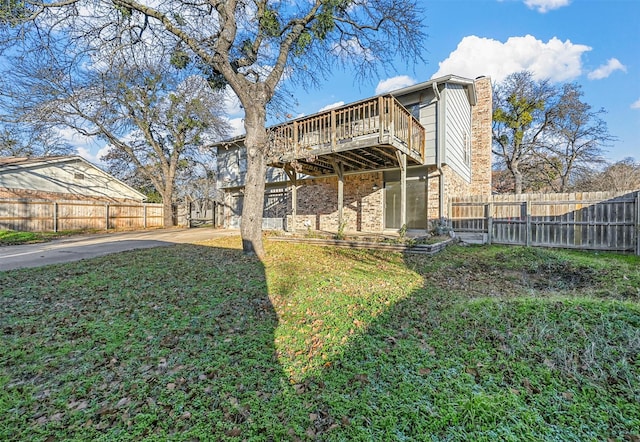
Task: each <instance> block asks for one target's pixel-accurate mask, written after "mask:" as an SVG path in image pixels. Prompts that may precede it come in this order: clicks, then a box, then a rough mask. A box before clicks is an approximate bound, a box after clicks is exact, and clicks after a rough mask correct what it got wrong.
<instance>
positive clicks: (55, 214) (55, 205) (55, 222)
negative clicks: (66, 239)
mask: <svg viewBox="0 0 640 442" xmlns="http://www.w3.org/2000/svg"><path fill="white" fill-rule="evenodd" d="M53 231H54V232H57V231H58V202H57V201H54V202H53Z"/></svg>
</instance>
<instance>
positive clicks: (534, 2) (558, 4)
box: [524, 0, 571, 14]
mask: <svg viewBox="0 0 640 442" xmlns="http://www.w3.org/2000/svg"><path fill="white" fill-rule="evenodd" d="M569 3H571V0H524V4H525V5H527V6H528V7H529V9H537V10H538V12H539V13H541V14H544V13H546V12H549V11H552V10H554V9H558V8H562V7H563V6H568V5H569Z"/></svg>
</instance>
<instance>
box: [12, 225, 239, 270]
mask: <svg viewBox="0 0 640 442" xmlns="http://www.w3.org/2000/svg"><path fill="white" fill-rule="evenodd" d="M238 234H239V231H237V230H214V229H210V228H200V229H160V230H146V231H135V232H118V233H103V234H95V235H77V236H72V237H70V238H64V239H57V240H54V241H50V242H45V243H38V244H23V245H18V246H6V247H0V271H5V270H13V269H20V268H26V267H39V266H44V265H49V264H59V263H64V262H71V261H78V260H81V259H86V258H94V257H96V256H102V255H109V254H111V253H118V252H124V251H126V250H134V249H148V248H151V247H163V246H171V245H174V244H185V243H191V244H193V243H197V242H201V241H206V240H209V239H212V238H216V237H220V236H231V235H238Z"/></svg>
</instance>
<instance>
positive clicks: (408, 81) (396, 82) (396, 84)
mask: <svg viewBox="0 0 640 442" xmlns="http://www.w3.org/2000/svg"><path fill="white" fill-rule="evenodd" d="M414 84H416V80H414V79H413V78H411V77H409V76H408V75H398V76H397V77H391V78H387V79H386V80H380V82H379V83H378V86H376V95H380V94H384V93H385V92H391V91H395V90H396V89H402V88H403V87H407V86H412V85H414Z"/></svg>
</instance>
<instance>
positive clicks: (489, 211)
mask: <svg viewBox="0 0 640 442" xmlns="http://www.w3.org/2000/svg"><path fill="white" fill-rule="evenodd" d="M485 210H486V213H485V217H486V218H487V244H491V240H492V236H493V201H490V202H489V203H487V205H486V206H485Z"/></svg>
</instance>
